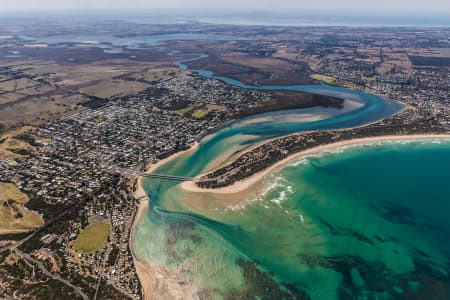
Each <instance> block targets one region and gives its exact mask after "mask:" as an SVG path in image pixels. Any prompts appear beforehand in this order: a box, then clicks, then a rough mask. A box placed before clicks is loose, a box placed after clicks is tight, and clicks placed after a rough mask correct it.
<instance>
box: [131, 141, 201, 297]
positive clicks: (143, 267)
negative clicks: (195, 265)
mask: <svg viewBox="0 0 450 300" xmlns="http://www.w3.org/2000/svg"><path fill="white" fill-rule="evenodd" d="M198 147H199V143H198V142H195V143H194V144H192V145H191V147H190V148H189V149H187V150H184V151H180V152H177V153H175V154H173V155H171V156H169V157H166V158H164V159H162V160H160V161H158V162H156V163H154V164H151V165H149V166H148V168H147V169H146V173H150V172H153V171H155V170H156V169H158V168H159V167H160V166H162V165H164V164H166V163H168V162H169V161H171V160H173V159H175V158H177V157H179V156H181V155H183V154H185V153H188V152H190V151H194V150H196V149H197V148H198ZM143 179H144V177H142V176H139V177H138V178H137V189H136V191H135V192H134V193H133V196H134V197H135V199H138V200H139V204H138V205H137V209H136V213H135V216H134V220H133V224H132V226H131V232H130V240H129V247H130V250H131V254H132V256H133V262H134V267H135V269H136V273H137V276H138V278H139V281H140V283H141V286H142V289H141V290H142V293H143V299H147V300H148V299H161V298H162V299H170V298H173V297H176V298H180V297H181V298H183V297H184V296H187V297H188V295H184V293H181V294H180V291H178V292H177V291H176V285H175V283H176V280H175V279H176V278H175V275H173V274H170V273H169V272H168V271H167V270H163V269H162V268H161V267H159V266H153V265H151V264H150V262H144V261H142V260H140V259H139V258H138V257H137V256H136V253H135V251H134V241H135V234H136V230H137V226H139V224H140V223H141V221H142V218H143V217H144V215H145V214H146V213H147V211H148V208H149V206H150V199H149V198H148V196H147V193H146V192H145V189H144V186H143ZM186 292H187V291H186ZM187 297H184V298H187Z"/></svg>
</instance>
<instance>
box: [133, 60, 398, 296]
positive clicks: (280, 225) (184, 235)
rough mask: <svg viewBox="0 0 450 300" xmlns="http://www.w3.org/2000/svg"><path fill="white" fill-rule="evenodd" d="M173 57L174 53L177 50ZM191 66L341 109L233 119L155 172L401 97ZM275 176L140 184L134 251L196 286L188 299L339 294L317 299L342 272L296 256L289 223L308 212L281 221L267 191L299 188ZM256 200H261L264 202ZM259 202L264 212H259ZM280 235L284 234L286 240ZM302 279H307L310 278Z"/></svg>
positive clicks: (360, 120) (375, 112) (340, 121)
mask: <svg viewBox="0 0 450 300" xmlns="http://www.w3.org/2000/svg"><path fill="white" fill-rule="evenodd" d="M172 54H177V55H179V53H176V52H173V53H172ZM202 57H203V56H202V55H191V57H190V58H188V59H186V60H182V61H178V62H176V64H177V65H178V66H179V67H180V68H181V69H188V68H187V66H186V65H185V64H184V62H186V61H187V60H193V59H201V58H202ZM190 71H193V72H196V73H198V74H200V75H202V76H204V77H207V78H211V79H218V80H222V81H224V82H226V83H228V84H231V85H234V86H238V87H239V88H244V89H258V90H292V91H303V92H309V93H318V94H323V95H327V96H333V97H338V98H342V99H346V100H347V101H345V102H344V107H343V108H342V109H341V110H340V109H336V108H322V107H315V108H309V109H299V110H288V111H279V112H271V113H266V114H261V115H254V116H250V117H246V118H243V119H241V120H238V121H235V122H233V123H231V124H228V126H226V127H224V128H222V129H220V130H218V131H217V132H214V133H212V134H211V135H209V136H207V137H205V138H204V139H203V140H202V141H201V142H200V144H199V146H198V147H197V148H196V149H194V150H192V151H189V152H187V153H185V154H183V155H181V156H178V157H177V158H176V159H173V160H171V161H169V162H168V163H166V164H164V165H163V166H161V167H159V168H158V169H157V170H156V172H158V173H162V174H170V175H180V176H188V177H195V176H198V175H199V174H202V173H204V172H207V171H208V170H212V169H214V168H217V167H219V166H221V165H223V164H224V163H226V162H228V161H230V160H232V159H233V158H235V157H236V156H237V155H239V154H240V153H242V152H243V151H245V150H248V149H249V148H250V147H253V146H255V145H257V144H258V143H261V142H263V141H266V140H268V139H271V138H276V137H280V136H284V135H288V134H292V133H295V132H302V131H313V130H325V129H340V128H351V127H354V126H362V125H365V124H369V123H372V122H375V121H378V120H380V119H383V118H386V117H389V116H392V115H393V114H396V113H398V112H399V111H401V110H402V109H403V106H402V105H400V104H399V103H397V102H392V101H387V100H384V99H381V98H379V97H377V96H374V95H371V94H367V93H363V92H360V91H355V90H349V89H345V88H339V87H330V86H322V85H317V86H298V85H296V86H251V85H245V84H243V83H240V82H238V81H236V80H234V79H231V78H222V77H216V76H214V74H213V73H211V72H208V71H205V70H190ZM270 178H272V177H270ZM272 179H273V178H272ZM272 179H271V180H272ZM273 180H274V181H270V180H269V181H264V182H261V183H258V184H257V185H256V186H254V187H252V189H251V190H249V191H245V192H242V193H237V194H233V195H220V196H217V195H213V194H206V195H202V196H200V195H196V194H191V193H186V192H183V191H181V189H180V186H179V184H177V183H174V182H169V181H164V180H155V179H152V180H145V181H144V188H145V190H146V192H147V194H148V195H149V198H150V208H149V210H148V212H147V214H146V215H145V217H144V218H143V219H142V221H141V223H140V224H139V225H138V227H137V231H136V236H135V241H134V243H135V244H134V248H135V252H136V255H137V257H138V258H140V259H141V260H143V261H150V262H152V264H153V265H154V264H156V265H159V266H163V267H164V268H165V269H167V270H169V272H170V273H171V274H176V277H177V278H180V281H182V282H184V283H183V286H182V287H181V286H180V288H181V289H183V288H184V289H185V290H186V289H187V290H192V295H198V293H199V292H201V293H205V295H206V298H208V299H209V298H215V297H217V298H225V299H226V298H230V299H235V298H242V297H244V298H245V299H247V298H251V297H255V296H259V297H261V298H263V299H282V298H286V299H290V298H292V299H338V298H324V297H323V296H324V295H325V296H329V295H334V296H336V295H337V294H336V293H337V289H338V288H339V284H338V283H339V282H340V281H342V275H339V272H336V271H335V270H328V269H327V268H324V267H323V266H320V265H316V264H312V263H308V259H309V256H305V257H303V256H301V255H303V254H304V255H313V252H308V251H307V252H298V253H295V255H294V254H293V253H294V249H295V250H299V249H303V246H300V244H299V243H298V242H299V241H300V240H301V238H302V236H299V233H298V232H297V230H296V227H295V226H297V225H298V224H300V221H301V220H303V221H301V224H303V223H304V222H305V219H307V218H308V216H306V215H303V214H301V213H299V214H297V215H295V216H291V215H289V216H288V217H287V218H286V214H287V213H286V212H285V211H281V215H280V212H279V211H275V210H272V209H271V206H270V205H267V204H268V203H266V200H264V199H266V197H269V196H270V195H272V194H273V193H274V192H273V191H272V188H273V187H278V188H280V190H277V192H279V195H278V198H279V199H278V200H277V201H278V202H274V203H278V204H279V205H281V203H282V202H283V201H285V200H286V201H287V200H288V199H290V198H292V197H294V196H295V195H296V191H297V188H298V186H296V185H292V186H287V185H285V183H286V182H285V180H284V179H273ZM242 199H245V200H248V201H244V202H245V203H246V205H242ZM283 199H284V200H283ZM261 203H266V204H265V205H263V206H260V204H261ZM270 203H272V202H269V204H270ZM278 204H277V206H276V207H274V208H275V209H276V210H278V209H279V207H280V206H279V205H278ZM255 207H259V208H261V209H262V211H258V210H255ZM259 208H258V209H259ZM286 210H287V211H289V209H286ZM261 216H262V219H260V217H261ZM292 222H294V223H292ZM293 224H294V225H293ZM258 225H261V226H258ZM267 226H268V227H269V228H272V229H273V232H272V233H271V234H268V233H266V234H265V233H264V229H263V228H267ZM310 226H313V227H314V228H316V227H318V228H319V229H315V231H314V237H313V238H312V240H311V241H312V243H317V244H319V245H320V244H326V243H327V237H328V235H327V234H325V233H323V232H321V231H323V229H322V228H321V227H320V226H323V224H322V225H321V223H320V222H319V223H317V222H316V223H314V224H311V225H310ZM288 229H289V230H288ZM282 232H285V233H286V234H287V235H286V236H284V237H283V236H282V234H281V233H282ZM288 233H289V234H291V236H290V237H289V234H288ZM291 238H292V241H296V242H294V243H293V244H292V246H288V247H287V248H285V247H284V246H283V245H285V244H286V245H288V242H289V240H290V239H291ZM274 245H281V246H275V247H274ZM297 247H300V248H299V249H297ZM275 249H278V250H279V251H278V252H277V251H275ZM316 250H317V249H316ZM317 255H318V256H317V257H323V255H324V252H323V251H322V252H320V251H319V252H317ZM284 257H286V259H284ZM294 261H295V262H296V263H295V264H294ZM278 262H279V263H281V264H278ZM309 264H310V265H309ZM289 266H291V267H289ZM331 269H332V268H331ZM355 272H356V271H353V273H355ZM300 274H303V275H302V276H300ZM355 274H356V273H355ZM355 274H354V275H355ZM307 277H308V278H309V277H310V278H312V279H313V280H312V281H311V280H309V279H308V280H307ZM355 277H357V274H356V275H355ZM323 280H325V283H324V285H323V286H324V287H327V289H328V288H329V289H330V291H331V290H332V292H329V293H328V294H323V295H322V294H320V293H318V292H317V289H319V288H320V286H319V282H322V281H323ZM334 296H333V297H334ZM192 298H198V297H195V296H193V297H192Z"/></svg>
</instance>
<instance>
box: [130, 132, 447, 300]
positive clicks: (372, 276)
mask: <svg viewBox="0 0 450 300" xmlns="http://www.w3.org/2000/svg"><path fill="white" fill-rule="evenodd" d="M180 161H181V160H180ZM175 164H176V163H175ZM171 169H172V170H174V169H176V166H175V165H167V166H164V167H163V170H162V171H170V170H171ZM449 171H450V142H439V143H438V142H436V141H434V142H430V141H428V142H408V143H404V142H403V143H400V142H398V143H385V144H378V145H371V146H358V147H351V148H347V149H345V150H343V149H340V150H339V151H336V152H335V153H322V154H321V155H320V156H315V157H309V158H306V159H305V158H304V159H300V160H298V161H296V162H293V163H292V164H291V165H289V166H287V167H285V168H284V169H282V170H281V171H279V172H276V173H274V174H273V175H271V176H269V177H268V178H267V179H266V181H265V183H264V187H263V189H262V190H261V191H259V195H258V196H255V197H253V198H252V199H248V200H250V203H249V204H247V205H246V206H245V207H244V208H232V207H230V208H227V209H215V208H214V206H211V207H207V208H204V209H201V210H197V211H196V212H192V211H187V210H186V208H185V207H186V205H184V203H183V195H181V194H180V193H179V192H178V190H177V188H176V187H168V186H165V187H164V184H162V185H161V183H153V184H155V185H154V186H153V187H152V183H151V182H147V183H146V185H147V189H148V190H152V191H157V187H159V188H161V190H160V191H161V192H162V193H161V194H160V195H159V197H158V199H159V201H158V202H157V203H156V204H157V205H158V207H160V209H162V210H164V209H167V210H169V211H170V212H169V213H167V214H166V213H160V212H158V208H156V212H155V211H152V212H150V214H149V215H148V218H146V219H145V220H144V221H143V224H141V226H139V230H138V235H137V247H136V249H137V251H138V254H139V255H140V256H141V257H143V258H147V259H150V260H153V261H155V260H156V261H159V262H160V263H162V264H165V265H167V266H169V267H170V268H172V270H175V271H179V270H181V269H183V270H188V271H189V272H185V274H186V278H188V280H191V281H193V282H197V283H198V284H199V285H200V286H202V287H204V288H206V289H207V290H208V291H209V294H208V296H209V298H213V296H217V297H223V298H227V297H228V298H236V297H243V298H245V299H247V298H252V297H253V298H254V296H260V297H261V298H263V299H281V298H283V297H284V298H292V297H293V295H296V296H297V299H299V298H300V299H308V298H310V299H449V295H450V283H449V277H448V272H449V270H450V268H449V257H450V239H449V237H450V222H449V221H448V218H449V215H450V196H449V195H450V179H449V176H448V173H449ZM153 196H154V197H155V195H153ZM155 199H156V198H155ZM252 200H253V201H252ZM152 208H153V209H155V206H153V207H152ZM174 211H177V212H180V213H176V214H174V213H173V212H174ZM255 266H257V267H255ZM262 271H264V272H262ZM268 274H270V275H268ZM425 296H426V298H424V297H425ZM302 297H303V298H302Z"/></svg>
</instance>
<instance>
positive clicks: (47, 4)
mask: <svg viewBox="0 0 450 300" xmlns="http://www.w3.org/2000/svg"><path fill="white" fill-rule="evenodd" d="M42 10H189V11H191V12H192V11H199V12H202V11H225V10H233V11H240V12H246V11H273V12H278V13H287V12H289V13H292V14H300V13H302V12H305V11H315V12H321V11H335V12H347V13H351V12H368V13H390V14H403V15H404V14H410V13H413V14H419V15H420V14H433V13H438V14H449V15H450V0H0V12H2V11H3V12H5V11H42Z"/></svg>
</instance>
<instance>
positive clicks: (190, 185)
mask: <svg viewBox="0 0 450 300" xmlns="http://www.w3.org/2000/svg"><path fill="white" fill-rule="evenodd" d="M442 138H445V139H450V134H429V135H426V134H424V135H403V136H395V135H389V136H379V137H367V138H358V139H352V140H346V141H341V142H337V143H332V144H326V145H321V146H317V147H314V148H311V149H307V150H305V151H301V152H298V153H295V154H292V155H291V156H289V157H287V158H285V159H283V160H281V161H279V162H277V163H275V164H274V165H272V166H270V167H269V168H267V169H265V170H263V171H261V172H258V173H256V174H254V175H252V176H251V177H249V178H246V179H244V180H241V181H238V182H235V183H234V184H232V185H230V186H227V187H222V188H217V189H205V188H199V187H198V186H196V185H195V183H194V182H192V181H185V182H183V183H182V184H181V188H182V189H183V190H184V191H186V192H191V193H214V194H237V193H241V192H243V191H245V190H246V189H248V188H250V187H252V186H253V185H255V184H257V183H258V182H260V181H261V180H263V179H264V178H265V177H266V176H267V175H269V174H270V173H272V172H274V171H275V170H277V169H280V168H282V167H283V166H285V165H286V164H288V163H290V162H292V161H293V160H295V159H299V158H301V157H304V156H308V155H314V154H317V153H319V152H321V151H327V150H333V149H336V148H340V147H348V146H354V145H364V144H371V143H376V142H388V141H404V140H423V139H442ZM250 150H251V149H249V151H250ZM201 176H202V175H200V176H199V177H201Z"/></svg>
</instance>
